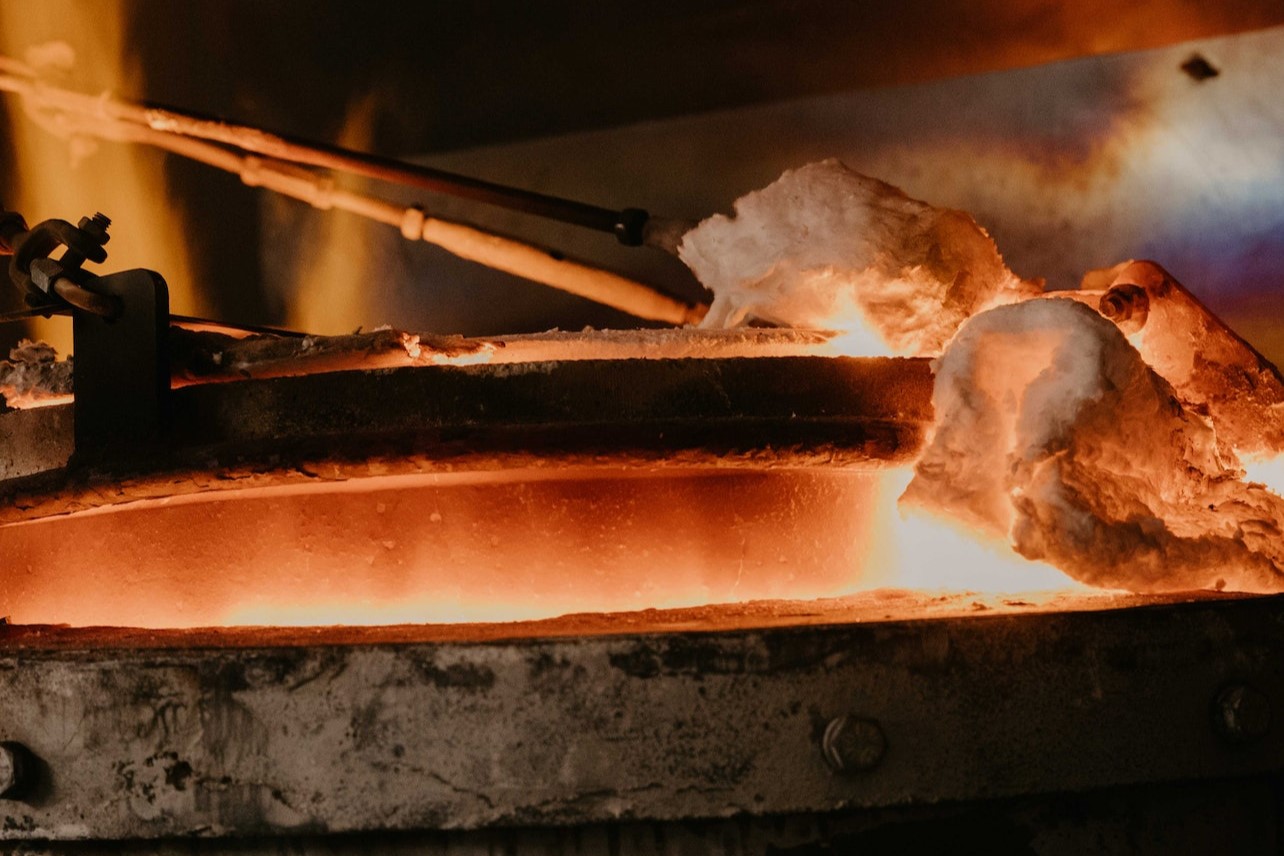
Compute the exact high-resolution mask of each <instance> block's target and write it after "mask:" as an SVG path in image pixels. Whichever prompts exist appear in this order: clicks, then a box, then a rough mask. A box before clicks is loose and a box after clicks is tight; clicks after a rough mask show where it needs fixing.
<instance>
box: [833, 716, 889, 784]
mask: <svg viewBox="0 0 1284 856" xmlns="http://www.w3.org/2000/svg"><path fill="white" fill-rule="evenodd" d="M820 748H821V752H822V753H823V754H824V756H825V762H826V763H827V764H829V766H830V768H832V769H833V770H834V772H836V773H848V772H858V771H863V770H872V769H874V768H875V767H877V766H878V764H879V762H881V761H882V760H883V755H884V754H885V753H886V752H887V738H886V737H884V736H883V729H882V728H880V727H879V725H878V723H877V722H875V721H874V720H872V719H863V718H860V717H856V716H840V717H837V718H836V719H831V720H830V721H829V725H827V726H825V736H824V737H823V738H822V739H821V743H820Z"/></svg>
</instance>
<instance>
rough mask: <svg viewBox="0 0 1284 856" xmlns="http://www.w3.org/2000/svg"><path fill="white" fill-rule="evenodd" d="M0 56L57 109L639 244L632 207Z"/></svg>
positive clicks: (643, 216)
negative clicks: (338, 142)
mask: <svg viewBox="0 0 1284 856" xmlns="http://www.w3.org/2000/svg"><path fill="white" fill-rule="evenodd" d="M2 59H3V61H0V71H2V72H4V74H5V78H6V79H4V80H0V89H4V90H8V91H11V92H16V93H19V94H23V95H28V96H35V97H36V98H38V99H39V100H41V101H44V102H46V103H49V104H52V105H54V106H57V107H60V108H62V109H74V110H76V111H77V112H82V113H83V112H86V111H89V112H92V113H93V114H94V115H97V116H100V117H104V118H111V119H116V120H120V121H124V122H131V123H134V124H137V125H143V126H145V127H148V128H151V129H152V130H154V131H160V132H162V133H166V134H176V135H179V136H184V137H194V138H196V139H201V140H208V141H210V142H215V143H222V144H224V145H230V146H235V147H236V148H239V149H243V150H245V151H248V152H253V153H254V154H258V155H263V156H265V157H270V158H273V159H275V160H280V161H286V162H289V163H296V164H301V165H303V166H312V167H320V168H322V169H329V170H335V171H338V172H345V173H349V174H352V175H359V176H363V177H365V178H372V179H376V180H379V181H386V182H390V183H393V184H400V185H404V186H407V187H414V188H417V189H420V190H427V191H429V192H432V193H441V194H446V195H449V196H455V197H459V198H463V199H470V200H473V201H476V202H483V203H486V204H488V205H495V206H498V207H501V208H507V209H510V210H514V211H521V212H523V213H526V214H533V215H535V216H538V217H545V218H548V219H551V220H558V221H560V222H563V223H570V224H573V225H576V226H583V227H585V228H589V229H595V230H597V231H600V232H609V233H611V234H614V235H615V236H616V237H617V238H618V239H619V240H620V242H621V243H623V244H626V245H629V246H639V245H641V244H642V243H643V239H644V233H645V231H646V229H645V227H646V223H647V220H648V219H649V215H648V214H647V212H645V211H643V210H641V209H638V208H625V209H622V210H619V211H616V210H612V209H610V208H603V207H601V206H597V205H590V204H587V203H584V202H577V201H574V200H570V199H563V198H561V197H557V196H551V195H549V194H546V193H537V192H535V191H532V190H524V189H522V188H517V187H508V186H506V185H502V184H496V183H494V182H489V181H484V180H482V179H478V178H471V177H469V176H463V175H457V174H455V173H451V172H447V171H445V170H441V169H435V168H433V167H427V166H420V165H418V164H410V163H406V162H404V161H400V160H396V159H394V158H388V157H383V156H380V155H374V154H369V153H366V152H358V151H354V150H352V149H346V148H343V147H341V146H335V145H329V144H326V143H318V142H313V141H307V140H302V139H298V138H294V137H289V136H285V135H282V134H276V133H272V132H270V131H265V130H263V129H261V128H254V127H251V126H248V125H241V124H237V123H235V122H227V121H224V120H221V119H216V118H211V117H207V116H201V115H199V114H196V113H192V112H189V111H185V110H181V109H179V108H177V107H171V106H168V105H162V104H147V103H130V102H126V101H120V100H118V99H114V98H109V97H91V96H87V95H83V94H81V93H75V92H70V91H68V90H63V89H60V88H57V87H53V86H50V85H48V84H45V83H43V82H42V81H40V80H38V79H37V78H36V77H35V75H34V73H33V72H32V70H31V69H29V68H27V67H26V66H25V65H24V64H22V63H19V62H17V61H15V60H12V59H8V58H2Z"/></svg>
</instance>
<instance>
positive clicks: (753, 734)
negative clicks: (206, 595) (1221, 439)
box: [0, 595, 1284, 840]
mask: <svg viewBox="0 0 1284 856" xmlns="http://www.w3.org/2000/svg"><path fill="white" fill-rule="evenodd" d="M1147 601H1149V605H1148V606H1141V607H1140V608H1116V609H1086V610H1083V611H1060V612H1055V613H1051V614H1049V613H1047V612H1038V613H1034V614H1006V615H996V616H993V617H990V618H976V617H974V616H961V615H952V616H946V617H940V618H939V619H933V620H927V621H924V620H918V619H913V618H906V617H901V618H898V619H896V620H870V621H864V622H862V621H852V620H844V621H839V622H836V623H835V622H830V623H812V624H807V623H805V620H804V619H802V618H796V619H794V621H793V623H792V624H787V625H782V626H774V627H748V626H741V627H728V626H724V627H722V628H721V629H714V630H707V629H706V631H705V632H693V628H692V627H690V626H687V627H685V628H683V627H681V626H680V622H679V621H678V618H679V617H678V616H676V615H674V616H670V617H669V618H670V621H671V623H670V624H669V625H667V626H666V625H663V623H662V622H660V623H652V624H650V625H649V626H647V627H645V628H639V627H638V626H631V627H626V628H624V630H625V631H626V632H623V633H619V634H614V635H610V634H608V635H597V636H593V635H583V634H576V635H573V636H558V635H554V634H551V633H550V634H545V635H541V634H540V633H533V634H532V633H531V631H530V628H527V631H526V633H525V634H523V633H518V634H517V635H514V636H502V635H491V636H489V637H487V636H485V635H484V634H483V635H482V636H481V637H474V638H471V639H468V638H466V637H461V636H452V634H450V633H443V634H440V635H439V636H438V637H437V638H436V639H435V640H434V641H429V639H428V638H427V636H420V637H419V638H416V637H415V635H414V634H411V633H407V632H406V631H405V630H404V629H403V630H402V631H401V634H402V635H401V636H400V637H398V636H397V633H396V632H395V631H388V630H380V631H377V632H372V633H373V635H371V636H367V637H366V638H365V640H364V641H365V642H369V643H373V644H360V643H361V642H362V641H363V640H361V639H360V638H358V635H354V634H359V633H361V632H365V631H355V630H353V629H351V628H345V629H343V630H341V631H329V630H324V629H311V630H306V631H305V630H294V631H291V632H292V633H293V634H295V635H294V637H293V641H287V640H286V639H285V638H284V637H281V636H274V635H272V633H268V634H266V635H261V636H260V637H259V638H258V642H257V643H256V644H246V643H249V642H250V639H251V638H252V637H248V636H240V642H239V643H234V644H230V645H221V644H218V642H217V640H216V639H215V638H214V637H215V636H226V637H229V638H233V639H235V638H237V637H238V632H236V631H201V632H197V633H196V634H195V635H194V636H189V638H188V640H187V642H188V643H191V644H185V643H184V642H183V641H182V640H181V638H180V637H177V636H174V635H167V634H165V633H161V634H153V635H152V636H151V638H150V641H147V640H145V639H144V640H140V639H138V638H132V639H131V638H130V637H129V636H128V634H127V633H126V635H125V637H123V638H117V640H116V641H115V642H112V641H111V637H112V634H113V632H112V631H108V630H103V629H87V630H81V631H72V630H65V629H64V630H54V629H49V628H20V627H17V628H8V629H5V630H4V631H3V633H0V726H2V729H3V732H4V733H2V734H0V738H3V739H4V740H8V741H11V742H17V743H20V744H21V745H23V746H24V747H27V748H29V749H30V751H31V752H32V754H33V756H34V757H37V758H39V759H40V761H41V763H42V764H44V765H45V766H46V768H47V776H46V779H45V781H46V783H47V784H46V789H45V791H44V792H42V794H41V795H40V797H39V799H37V800H35V801H33V802H31V803H24V804H21V805H13V806H5V807H3V809H2V810H3V811H5V812H7V813H8V815H9V816H10V817H14V818H25V820H23V821H22V822H21V823H13V824H6V825H4V826H3V827H0V838H3V839H8V840H19V839H46V840H74V839H84V838H100V839H128V838H134V839H154V838H163V837H170V836H184V835H201V836H211V835H213V836H227V835H262V834H268V835H280V834H289V833H297V832H299V831H300V830H311V831H315V832H325V833H339V832H360V831H363V830H371V829H375V828H380V829H407V830H409V829H472V828H481V827H490V826H496V825H500V826H510V825H512V826H516V825H528V826H545V825H558V824H585V823H597V822H608V821H610V822H613V821H618V820H622V819H645V820H659V821H668V820H687V819H702V818H703V819H708V818H718V817H727V816H732V815H771V814H776V813H781V812H813V813H820V812H830V811H835V810H839V809H854V808H879V807H890V806H904V805H935V804H939V803H941V802H943V801H963V800H991V799H999V798H1006V797H1013V796H1024V795H1035V794H1044V793H1065V792H1074V791H1084V790H1090V789H1096V788H1105V787H1115V786H1124V785H1133V784H1141V783H1159V782H1173V781H1182V780H1187V779H1195V778H1210V777H1235V776H1252V775H1260V774H1263V773H1267V772H1272V771H1278V770H1279V769H1281V768H1284V733H1282V732H1281V731H1280V730H1279V729H1270V730H1259V731H1260V733H1258V732H1254V741H1255V742H1253V744H1252V751H1242V749H1243V747H1242V746H1238V745H1233V744H1230V743H1228V742H1227V740H1226V739H1225V737H1224V735H1223V734H1222V733H1220V732H1219V731H1218V729H1217V728H1216V727H1214V723H1213V722H1210V717H1209V710H1210V704H1215V703H1217V700H1220V699H1222V698H1223V697H1224V695H1225V691H1226V688H1227V687H1234V686H1249V687H1252V688H1253V691H1254V693H1255V694H1256V695H1255V699H1256V701H1257V703H1258V704H1259V706H1269V707H1272V708H1276V709H1277V708H1278V706H1279V704H1281V703H1282V702H1284V671H1282V670H1281V667H1280V663H1282V662H1284V621H1282V620H1281V618H1282V616H1284V596H1265V597H1240V598H1235V597H1226V596H1216V595H1198V596H1196V595H1191V596H1184V597H1183V598H1133V599H1128V598H1124V599H1123V600H1122V603H1123V605H1125V606H1133V607H1137V606H1138V605H1139V604H1144V603H1146V602H1147ZM813 608H814V609H815V610H816V611H817V612H821V613H823V612H825V610H824V609H823V608H819V607H813ZM686 617H687V618H690V617H691V616H690V615H687V616H686ZM846 617H847V618H848V619H850V617H851V616H850V614H849V615H847V616H846ZM581 629H582V628H581ZM44 634H48V635H44ZM202 634H203V635H202ZM309 634H311V640H310V641H308V636H309ZM42 636H43V639H42V638H41V637H42ZM77 637H79V641H75V640H76V638H77ZM354 642H356V643H358V644H353V643H354ZM104 643H106V644H104ZM50 710H56V711H58V715H57V716H56V717H50V716H47V715H46V714H45V713H44V712H45V711H50ZM853 711H854V712H855V713H856V714H857V715H859V716H860V717H862V718H865V719H868V720H870V721H875V722H877V723H878V729H879V732H880V733H881V734H883V735H885V751H883V752H880V753H879V761H878V763H877V764H876V765H870V766H869V768H868V769H863V770H862V771H861V772H860V774H859V775H841V776H836V775H834V774H833V772H832V769H831V764H830V762H828V761H827V760H826V749H825V747H824V745H823V742H824V739H823V738H824V734H825V732H826V730H827V727H828V724H830V723H832V722H834V721H835V720H836V719H839V718H841V717H844V716H849V715H852V713H853ZM69 729H72V730H69Z"/></svg>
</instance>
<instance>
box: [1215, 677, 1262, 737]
mask: <svg viewBox="0 0 1284 856" xmlns="http://www.w3.org/2000/svg"><path fill="white" fill-rule="evenodd" d="M1213 729H1214V730H1215V731H1216V732H1217V733H1218V734H1219V735H1221V737H1222V739H1223V740H1225V741H1226V742H1227V743H1236V744H1244V743H1252V742H1253V741H1255V740H1260V739H1261V738H1263V737H1265V736H1266V734H1267V732H1269V731H1270V730H1271V700H1270V699H1268V698H1267V697H1266V695H1265V694H1264V693H1262V692H1261V691H1260V690H1256V689H1254V688H1253V687H1250V686H1248V685H1247V684H1231V685H1230V686H1228V687H1226V688H1225V689H1223V690H1222V691H1221V692H1220V693H1218V694H1217V698H1215V699H1214V700H1213Z"/></svg>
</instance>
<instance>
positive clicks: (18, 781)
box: [0, 742, 30, 799]
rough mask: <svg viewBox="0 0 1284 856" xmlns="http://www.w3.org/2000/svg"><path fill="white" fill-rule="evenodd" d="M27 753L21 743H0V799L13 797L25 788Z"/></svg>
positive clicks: (27, 767) (27, 766)
mask: <svg viewBox="0 0 1284 856" xmlns="http://www.w3.org/2000/svg"><path fill="white" fill-rule="evenodd" d="M27 755H28V752H27V748H26V747H25V746H23V745H22V744H21V743H10V742H5V743H0V799H14V798H15V797H17V796H19V795H20V794H21V793H22V792H23V791H24V790H26V786H27V778H28V777H27V771H28V769H29V767H30V765H29V764H27V760H26V759H27Z"/></svg>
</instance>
